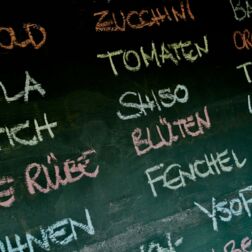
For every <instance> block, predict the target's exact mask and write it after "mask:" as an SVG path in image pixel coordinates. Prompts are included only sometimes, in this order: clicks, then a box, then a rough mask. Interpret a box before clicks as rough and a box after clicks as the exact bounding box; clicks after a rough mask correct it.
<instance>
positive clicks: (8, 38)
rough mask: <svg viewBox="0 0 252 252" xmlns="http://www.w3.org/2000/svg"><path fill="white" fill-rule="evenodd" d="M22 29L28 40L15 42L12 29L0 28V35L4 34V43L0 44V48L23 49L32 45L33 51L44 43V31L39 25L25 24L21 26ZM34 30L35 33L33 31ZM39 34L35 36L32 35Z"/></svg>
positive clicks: (15, 38) (14, 34)
mask: <svg viewBox="0 0 252 252" xmlns="http://www.w3.org/2000/svg"><path fill="white" fill-rule="evenodd" d="M23 29H24V31H25V32H26V35H27V36H28V38H27V39H26V40H24V41H22V42H18V41H17V37H16V33H15V31H14V29H13V28H12V27H0V33H1V35H2V34H4V35H5V37H4V41H2V42H0V48H3V49H7V50H11V49H14V47H20V48H25V47H27V46H28V45H32V46H33V48H34V49H39V48H41V47H42V46H43V45H44V44H45V42H46V30H45V28H43V27H42V26H40V25H37V24H31V23H26V24H24V25H23ZM35 30H36V33H34V31H35ZM38 33H39V34H40V36H36V39H35V35H34V34H38Z"/></svg>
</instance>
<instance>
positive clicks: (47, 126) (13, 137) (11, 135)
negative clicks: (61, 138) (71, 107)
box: [0, 113, 58, 150]
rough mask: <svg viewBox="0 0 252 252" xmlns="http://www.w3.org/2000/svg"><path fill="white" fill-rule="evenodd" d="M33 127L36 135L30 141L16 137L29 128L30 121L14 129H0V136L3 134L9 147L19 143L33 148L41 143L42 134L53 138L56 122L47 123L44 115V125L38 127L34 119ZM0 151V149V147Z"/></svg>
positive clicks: (5, 127)
mask: <svg viewBox="0 0 252 252" xmlns="http://www.w3.org/2000/svg"><path fill="white" fill-rule="evenodd" d="M33 126H34V129H35V132H36V135H34V136H33V137H32V138H31V139H29V140H27V139H24V138H21V137H20V136H18V134H19V133H20V132H21V131H23V130H24V131H25V130H27V129H29V128H30V121H29V120H26V121H25V122H24V123H20V124H18V125H16V126H14V127H11V128H9V127H7V126H4V127H0V135H1V134H5V135H6V136H7V138H8V140H9V144H10V146H11V147H14V146H16V143H19V144H21V145H27V146H34V145H37V144H38V143H39V142H42V141H43V140H44V138H43V135H42V132H43V131H47V132H48V134H49V136H50V137H51V138H54V133H53V131H52V129H53V128H56V127H57V126H58V123H57V122H52V123H49V122H48V119H47V115H46V113H44V124H42V125H40V124H39V123H38V121H37V119H34V121H33ZM0 150H1V147H0Z"/></svg>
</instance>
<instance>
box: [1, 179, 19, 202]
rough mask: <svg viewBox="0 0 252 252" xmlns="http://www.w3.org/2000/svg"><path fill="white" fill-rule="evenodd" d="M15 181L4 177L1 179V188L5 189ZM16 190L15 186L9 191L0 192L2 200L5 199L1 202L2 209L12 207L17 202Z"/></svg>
mask: <svg viewBox="0 0 252 252" xmlns="http://www.w3.org/2000/svg"><path fill="white" fill-rule="evenodd" d="M13 182H14V179H13V178H12V177H2V178H1V179H0V186H1V187H5V186H6V185H9V184H12V183H13ZM14 193H15V190H14V187H13V186H10V187H9V188H8V189H5V190H3V191H0V198H3V199H5V200H4V201H1V202H0V206H1V207H10V206H12V204H13V203H14V201H15V196H14Z"/></svg>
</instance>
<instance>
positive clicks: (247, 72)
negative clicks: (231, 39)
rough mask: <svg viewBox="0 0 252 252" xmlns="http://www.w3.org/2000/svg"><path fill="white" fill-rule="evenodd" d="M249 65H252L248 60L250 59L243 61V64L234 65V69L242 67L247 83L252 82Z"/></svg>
mask: <svg viewBox="0 0 252 252" xmlns="http://www.w3.org/2000/svg"><path fill="white" fill-rule="evenodd" d="M248 66H250V67H248ZM251 67H252V62H250V61H248V62H246V63H244V64H241V65H239V66H237V67H236V69H243V71H244V74H245V76H246V80H247V82H248V83H251V82H252V79H251V78H252V77H251V73H250V71H249V70H251V69H252V68H251ZM248 69H249V70H248Z"/></svg>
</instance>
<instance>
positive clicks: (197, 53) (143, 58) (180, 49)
mask: <svg viewBox="0 0 252 252" xmlns="http://www.w3.org/2000/svg"><path fill="white" fill-rule="evenodd" d="M159 47H160V50H159V51H158V50H157V46H156V44H155V43H154V42H152V43H151V51H150V54H147V52H146V51H147V50H146V48H144V47H143V46H141V47H140V52H137V51H135V50H127V51H126V50H117V51H113V52H109V51H108V52H107V53H105V54H97V58H99V59H108V60H109V63H110V66H111V69H112V71H113V74H114V75H116V76H117V75H118V71H117V68H116V66H115V60H114V59H113V58H114V57H115V56H122V62H123V64H124V67H125V69H126V70H128V71H131V72H137V71H139V70H140V69H141V68H142V65H143V64H144V65H145V67H146V68H148V67H149V66H150V61H152V62H154V64H155V65H156V66H157V67H162V64H165V63H166V61H167V60H168V61H169V62H172V63H173V64H175V65H179V63H180V62H181V61H182V60H185V61H188V62H191V63H193V62H195V61H196V60H197V59H199V58H202V57H203V55H204V54H208V52H209V49H208V40H207V36H206V35H205V36H203V45H201V46H200V45H199V43H197V42H192V41H189V40H188V41H185V42H182V41H180V42H177V43H172V44H165V43H164V42H163V43H162V44H161V45H159Z"/></svg>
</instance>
